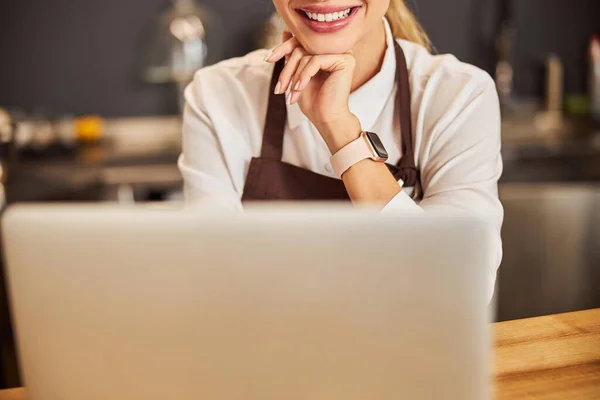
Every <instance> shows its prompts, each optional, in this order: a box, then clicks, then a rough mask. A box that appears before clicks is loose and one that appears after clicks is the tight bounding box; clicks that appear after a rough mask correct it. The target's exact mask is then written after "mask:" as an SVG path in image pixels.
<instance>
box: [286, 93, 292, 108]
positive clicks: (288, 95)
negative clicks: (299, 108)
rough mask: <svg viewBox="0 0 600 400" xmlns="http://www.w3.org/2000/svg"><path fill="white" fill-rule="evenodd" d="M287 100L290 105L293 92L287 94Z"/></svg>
mask: <svg viewBox="0 0 600 400" xmlns="http://www.w3.org/2000/svg"><path fill="white" fill-rule="evenodd" d="M285 102H286V104H287V105H288V106H289V105H291V104H292V92H288V94H287V96H286V97H285Z"/></svg>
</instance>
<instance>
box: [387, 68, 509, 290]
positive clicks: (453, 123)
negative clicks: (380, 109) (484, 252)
mask: <svg viewBox="0 0 600 400" xmlns="http://www.w3.org/2000/svg"><path fill="white" fill-rule="evenodd" d="M486 82H487V83H486V84H485V85H484V87H483V89H479V90H478V91H470V90H469V91H470V93H464V92H463V93H461V94H462V96H461V95H459V96H456V97H455V98H453V99H452V102H453V103H454V104H452V106H451V107H450V108H451V109H454V110H459V111H457V112H453V111H451V113H452V114H454V115H453V116H452V118H444V117H440V118H435V119H434V118H432V116H431V115H428V116H427V118H423V120H429V121H436V123H435V124H434V125H431V126H423V128H425V129H424V132H425V133H423V135H422V142H421V147H420V148H421V149H425V150H428V151H422V153H421V157H420V164H421V168H422V169H421V179H422V185H423V189H424V197H423V199H422V201H421V202H420V203H419V204H417V203H415V202H414V201H413V200H412V199H410V197H409V196H408V195H407V194H405V193H404V192H401V193H400V194H399V195H397V196H396V197H395V198H394V199H393V200H392V201H391V202H390V203H389V204H388V205H387V206H386V208H385V209H384V211H385V212H388V211H392V210H394V211H396V210H406V211H409V210H410V211H421V212H423V211H425V212H426V211H429V210H450V211H452V210H461V211H467V212H470V213H473V214H476V215H477V216H479V217H480V218H482V219H484V220H485V221H487V222H489V227H490V230H491V232H490V233H491V235H490V236H491V237H492V240H493V243H492V248H493V249H494V252H493V253H492V254H490V260H489V265H488V268H489V274H490V279H489V287H488V290H489V295H490V297H491V295H492V293H493V287H494V283H495V280H496V271H497V269H498V267H499V265H500V262H501V259H502V242H501V237H500V231H501V226H502V220H503V217H504V212H503V208H502V205H501V203H500V200H499V199H498V179H499V178H500V176H501V174H502V158H501V154H500V150H501V141H500V110H499V104H498V96H497V94H496V90H495V87H494V86H493V82H491V79H490V80H486ZM437 94H438V95H439V93H437ZM442 102H445V100H442ZM437 103H438V105H440V102H439V101H438V102H437ZM448 104H450V103H448ZM432 106H433V107H435V104H432V105H430V106H429V109H430V110H431V107H432ZM446 109H448V108H446ZM423 117H425V116H423Z"/></svg>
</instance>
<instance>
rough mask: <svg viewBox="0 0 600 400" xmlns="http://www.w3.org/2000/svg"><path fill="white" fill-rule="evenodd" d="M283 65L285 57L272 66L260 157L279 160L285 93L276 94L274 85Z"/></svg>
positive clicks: (281, 148) (284, 121)
mask: <svg viewBox="0 0 600 400" xmlns="http://www.w3.org/2000/svg"><path fill="white" fill-rule="evenodd" d="M284 66H285V58H282V59H281V60H279V61H278V62H277V63H276V64H275V67H274V68H273V76H272V77H271V85H270V88H269V103H268V105H267V119H266V120H265V130H264V132H263V143H262V150H261V158H268V159H272V160H281V157H282V155H283V133H284V132H285V123H286V120H287V107H286V104H285V95H276V94H275V86H276V85H277V82H278V81H279V75H280V74H281V71H283V67H284Z"/></svg>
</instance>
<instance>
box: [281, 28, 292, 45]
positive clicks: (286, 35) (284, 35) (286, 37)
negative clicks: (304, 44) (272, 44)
mask: <svg viewBox="0 0 600 400" xmlns="http://www.w3.org/2000/svg"><path fill="white" fill-rule="evenodd" d="M293 37H294V35H292V32H290V31H288V30H285V31H283V32H282V33H281V41H282V42H287V41H288V40H290V39H291V38H293Z"/></svg>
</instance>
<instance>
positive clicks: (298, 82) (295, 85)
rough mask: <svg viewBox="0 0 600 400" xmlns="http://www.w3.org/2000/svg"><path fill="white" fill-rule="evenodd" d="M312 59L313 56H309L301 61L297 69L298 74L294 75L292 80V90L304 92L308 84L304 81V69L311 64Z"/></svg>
mask: <svg viewBox="0 0 600 400" xmlns="http://www.w3.org/2000/svg"><path fill="white" fill-rule="evenodd" d="M312 59H313V56H311V55H307V56H305V57H303V58H302V60H300V63H299V64H298V68H296V73H295V74H294V77H293V78H292V83H291V86H290V87H291V88H292V90H295V91H302V89H304V88H305V87H306V83H305V82H304V80H303V79H302V72H303V71H304V69H305V68H306V66H307V65H308V64H309V63H310V61H311V60H312Z"/></svg>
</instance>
